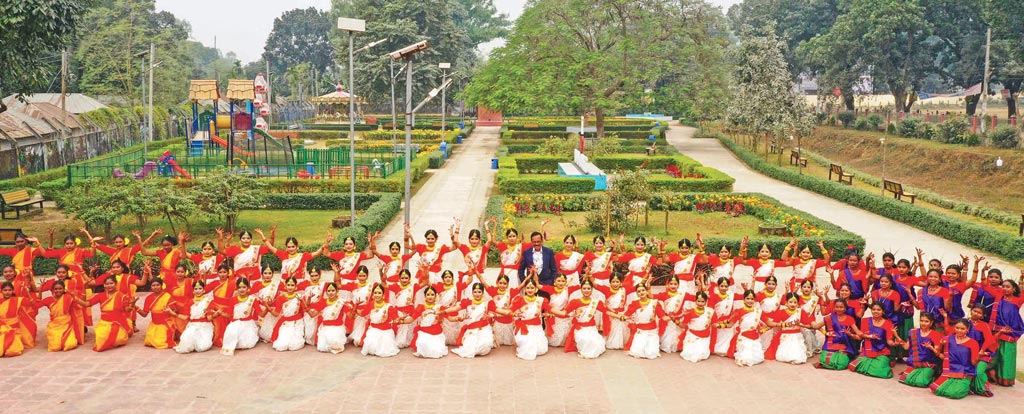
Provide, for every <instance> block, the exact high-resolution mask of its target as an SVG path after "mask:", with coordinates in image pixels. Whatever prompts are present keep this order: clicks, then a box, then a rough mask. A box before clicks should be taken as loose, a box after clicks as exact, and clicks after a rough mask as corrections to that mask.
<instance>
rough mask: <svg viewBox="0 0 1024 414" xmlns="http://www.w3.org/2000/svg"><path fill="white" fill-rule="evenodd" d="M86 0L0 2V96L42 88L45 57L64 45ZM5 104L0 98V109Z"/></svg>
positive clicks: (45, 80)
mask: <svg viewBox="0 0 1024 414" xmlns="http://www.w3.org/2000/svg"><path fill="white" fill-rule="evenodd" d="M89 3H90V1H89V0H18V1H4V2H0V98H2V97H5V96H7V94H8V93H11V92H13V93H15V94H18V95H24V94H31V93H33V92H38V91H40V90H41V89H43V88H45V87H46V85H47V84H48V83H49V82H50V80H51V76H52V73H51V72H49V71H48V70H47V68H48V67H52V65H47V64H46V62H44V60H45V59H47V58H49V57H51V56H52V55H53V54H54V53H55V52H59V51H60V50H61V49H63V48H65V47H67V46H68V44H69V43H70V42H71V40H72V37H73V36H74V34H75V30H76V29H77V27H78V25H79V22H80V21H81V16H82V13H83V11H84V10H85V8H86V7H87V6H88V5H89ZM6 110H7V106H5V105H4V104H3V102H0V113H2V112H4V111H6Z"/></svg>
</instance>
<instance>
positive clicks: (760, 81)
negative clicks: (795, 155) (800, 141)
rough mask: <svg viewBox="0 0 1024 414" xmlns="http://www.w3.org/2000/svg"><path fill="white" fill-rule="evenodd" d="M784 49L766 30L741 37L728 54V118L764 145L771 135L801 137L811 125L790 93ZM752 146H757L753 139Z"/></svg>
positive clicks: (800, 103) (799, 101)
mask: <svg viewBox="0 0 1024 414" xmlns="http://www.w3.org/2000/svg"><path fill="white" fill-rule="evenodd" d="M784 49H785V44H784V43H783V42H782V41H780V40H779V39H778V38H777V37H776V36H775V33H774V32H772V31H768V32H767V33H765V34H764V35H763V36H753V35H746V36H744V37H743V38H742V39H741V40H740V43H739V45H738V46H737V47H736V48H735V49H734V50H733V51H732V52H733V56H734V58H735V59H736V66H735V72H734V73H733V80H734V82H735V83H734V85H733V94H732V100H731V101H730V103H729V109H728V119H729V121H730V123H731V124H733V125H737V126H739V127H741V128H744V129H746V130H748V131H749V132H751V133H752V134H754V136H755V137H761V138H764V139H765V145H767V139H768V138H769V137H772V136H774V137H777V138H778V137H780V136H781V135H782V134H785V133H792V134H796V135H805V134H807V133H808V132H809V129H810V127H809V125H810V124H812V123H811V122H810V121H809V115H808V114H809V113H810V111H809V110H808V108H807V107H806V104H805V103H804V99H803V96H801V95H799V94H798V93H797V92H796V91H794V90H793V81H792V80H791V79H790V77H789V71H788V70H787V68H786V60H785V58H784V56H783V52H782V51H783V50H784ZM753 144H754V145H755V146H756V145H757V141H756V139H755V141H753ZM766 156H767V151H766Z"/></svg>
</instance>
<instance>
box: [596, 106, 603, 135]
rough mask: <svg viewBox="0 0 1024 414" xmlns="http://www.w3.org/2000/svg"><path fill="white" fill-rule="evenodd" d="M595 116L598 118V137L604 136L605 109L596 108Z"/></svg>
mask: <svg viewBox="0 0 1024 414" xmlns="http://www.w3.org/2000/svg"><path fill="white" fill-rule="evenodd" d="M594 118H597V120H596V121H595V122H594V125H595V126H597V138H598V139H601V138H604V109H601V108H594Z"/></svg>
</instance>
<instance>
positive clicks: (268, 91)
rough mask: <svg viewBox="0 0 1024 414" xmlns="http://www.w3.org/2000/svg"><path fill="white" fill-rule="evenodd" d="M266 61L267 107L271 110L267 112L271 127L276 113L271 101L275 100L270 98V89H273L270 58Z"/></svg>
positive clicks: (268, 124)
mask: <svg viewBox="0 0 1024 414" xmlns="http://www.w3.org/2000/svg"><path fill="white" fill-rule="evenodd" d="M266 63H267V109H269V110H270V111H269V112H267V127H268V128H269V127H270V117H271V116H273V115H274V108H273V107H271V106H270V103H271V102H273V101H274V100H273V99H271V98H270V90H271V87H270V60H269V59H268V60H267V62H266Z"/></svg>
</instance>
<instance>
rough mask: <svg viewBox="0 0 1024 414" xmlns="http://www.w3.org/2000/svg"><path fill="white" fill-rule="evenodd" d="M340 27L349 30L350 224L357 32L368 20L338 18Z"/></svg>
mask: <svg viewBox="0 0 1024 414" xmlns="http://www.w3.org/2000/svg"><path fill="white" fill-rule="evenodd" d="M338 29H340V30H343V31H346V32H348V161H349V220H350V221H349V225H350V226H355V225H356V123H355V119H356V116H355V115H356V102H355V96H356V93H355V88H354V86H355V85H353V84H354V83H355V72H356V71H355V47H354V43H353V42H354V41H355V34H356V32H359V33H362V32H365V31H366V20H359V19H348V18H345V17H339V18H338Z"/></svg>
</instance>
